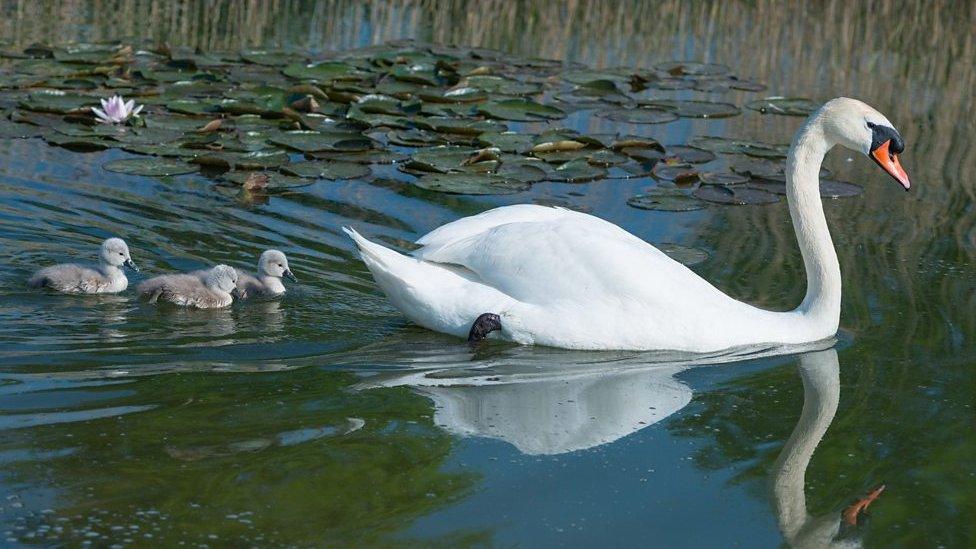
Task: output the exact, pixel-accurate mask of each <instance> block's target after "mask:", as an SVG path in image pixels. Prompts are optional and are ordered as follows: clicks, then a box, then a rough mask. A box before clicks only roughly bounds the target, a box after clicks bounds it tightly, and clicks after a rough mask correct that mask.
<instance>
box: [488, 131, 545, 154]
mask: <svg viewBox="0 0 976 549" xmlns="http://www.w3.org/2000/svg"><path fill="white" fill-rule="evenodd" d="M533 138H534V136H532V135H528V134H524V133H516V132H484V133H482V134H481V135H479V136H478V142H479V143H481V144H482V145H486V146H489V147H497V148H498V149H499V150H501V151H502V152H509V153H522V152H527V151H528V150H529V149H531V148H532V146H533Z"/></svg>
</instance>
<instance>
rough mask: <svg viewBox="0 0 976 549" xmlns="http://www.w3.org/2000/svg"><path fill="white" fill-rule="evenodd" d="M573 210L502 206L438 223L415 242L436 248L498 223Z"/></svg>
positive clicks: (559, 215)
mask: <svg viewBox="0 0 976 549" xmlns="http://www.w3.org/2000/svg"><path fill="white" fill-rule="evenodd" d="M575 213H576V212H574V211H572V210H567V209H565V208H554V207H552V206H539V205H536V204H515V205H513V206H503V207H501V208H494V209H492V210H488V211H486V212H482V213H480V214H478V215H472V216H469V217H462V218H461V219H458V220H456V221H452V222H450V223H448V224H446V225H442V226H440V227H438V228H436V229H434V230H433V231H431V232H429V233H427V234H426V235H424V236H423V237H421V238H420V240H418V241H417V244H420V245H421V246H424V247H425V248H426V249H428V250H436V249H438V248H441V247H442V246H445V245H448V244H451V243H453V242H457V241H459V240H462V239H465V238H467V237H469V236H475V235H479V234H482V233H484V232H485V231H488V230H490V229H492V228H494V227H498V226H499V225H505V224H508V223H523V222H529V221H552V220H555V219H559V218H562V217H566V216H568V215H572V214H575Z"/></svg>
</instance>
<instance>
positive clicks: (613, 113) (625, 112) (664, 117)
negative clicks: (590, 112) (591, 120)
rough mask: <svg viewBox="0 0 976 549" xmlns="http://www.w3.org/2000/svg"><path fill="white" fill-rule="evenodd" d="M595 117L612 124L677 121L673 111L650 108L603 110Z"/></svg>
mask: <svg viewBox="0 0 976 549" xmlns="http://www.w3.org/2000/svg"><path fill="white" fill-rule="evenodd" d="M596 115H597V116H599V117H602V118H606V119H608V120H613V121H614V122H627V123H629V124H664V123H667V122H672V121H674V120H677V119H678V115H677V114H676V113H675V112H673V111H670V110H665V109H656V108H652V107H638V108H623V107H621V108H615V109H604V110H601V111H597V112H596Z"/></svg>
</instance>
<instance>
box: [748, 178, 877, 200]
mask: <svg viewBox="0 0 976 549" xmlns="http://www.w3.org/2000/svg"><path fill="white" fill-rule="evenodd" d="M749 187H750V188H752V189H756V190H760V191H764V192H767V193H772V194H777V195H785V194H786V183H785V182H783V181H752V182H750V183H749ZM863 192H864V188H863V187H861V186H860V185H857V184H855V183H848V182H846V181H837V180H835V179H825V178H823V177H821V178H820V196H821V197H823V198H848V197H851V196H857V195H860V194H862V193H863Z"/></svg>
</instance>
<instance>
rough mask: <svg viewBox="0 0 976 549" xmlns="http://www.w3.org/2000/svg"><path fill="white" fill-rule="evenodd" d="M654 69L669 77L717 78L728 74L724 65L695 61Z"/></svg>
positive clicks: (664, 65) (680, 62)
mask: <svg viewBox="0 0 976 549" xmlns="http://www.w3.org/2000/svg"><path fill="white" fill-rule="evenodd" d="M654 68H655V69H657V70H659V71H661V72H666V73H668V74H670V75H671V76H685V75H688V76H719V75H722V74H727V73H728V72H729V68H728V67H727V66H725V65H719V64H718V63H699V62H696V61H671V62H668V63H659V64H657V65H654Z"/></svg>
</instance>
